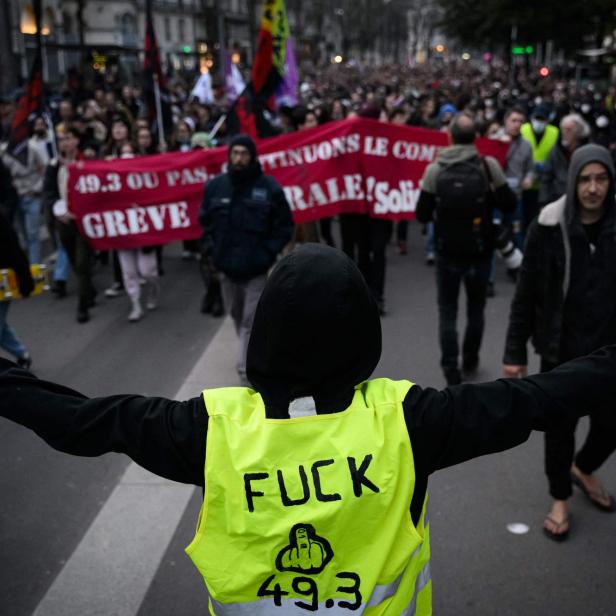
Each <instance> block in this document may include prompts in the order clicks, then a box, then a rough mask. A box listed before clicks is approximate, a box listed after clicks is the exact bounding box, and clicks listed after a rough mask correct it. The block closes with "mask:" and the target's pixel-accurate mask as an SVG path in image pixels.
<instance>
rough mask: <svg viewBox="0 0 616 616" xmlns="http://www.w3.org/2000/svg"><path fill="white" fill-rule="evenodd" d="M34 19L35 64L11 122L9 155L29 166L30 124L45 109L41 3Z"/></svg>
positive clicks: (35, 4) (35, 9)
mask: <svg viewBox="0 0 616 616" xmlns="http://www.w3.org/2000/svg"><path fill="white" fill-rule="evenodd" d="M34 19H35V22H36V31H37V45H36V54H35V56H34V63H33V64H32V70H31V72H30V79H29V80H28V84H27V86H26V91H25V92H24V93H23V94H22V96H21V97H20V99H19V101H18V103H17V109H16V111H15V115H14V116H13V121H12V122H11V135H10V137H9V144H8V149H7V151H8V153H9V154H11V156H13V157H14V158H16V159H17V160H18V161H19V162H21V163H22V164H23V165H24V166H25V165H27V164H28V138H29V137H30V122H31V121H32V119H33V117H34V116H36V115H37V114H39V113H41V111H42V109H43V59H42V54H41V34H40V23H41V1H40V0H38V1H37V2H35V3H34Z"/></svg>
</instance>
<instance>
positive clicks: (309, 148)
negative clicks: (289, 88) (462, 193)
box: [69, 118, 507, 249]
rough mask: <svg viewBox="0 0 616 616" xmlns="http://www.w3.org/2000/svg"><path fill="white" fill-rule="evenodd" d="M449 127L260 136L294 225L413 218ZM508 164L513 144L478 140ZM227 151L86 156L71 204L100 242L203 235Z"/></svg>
mask: <svg viewBox="0 0 616 616" xmlns="http://www.w3.org/2000/svg"><path fill="white" fill-rule="evenodd" d="M447 144H448V137H447V134H446V133H443V132H438V131H434V130H427V129H422V128H413V127H407V126H398V125H393V124H386V123H382V122H377V121H375V120H366V119H359V118H355V119H352V120H345V121H340V122H332V123H330V124H326V125H324V126H322V127H317V128H314V129H311V130H307V131H303V132H299V133H291V134H288V135H283V136H280V137H275V138H272V139H266V140H263V141H261V142H259V143H258V150H259V160H260V161H261V165H262V167H263V172H264V173H266V174H268V175H272V176H273V177H275V178H276V179H277V180H278V182H279V183H280V184H281V186H282V187H283V189H284V191H285V193H286V195H287V199H288V201H289V204H290V206H291V209H292V211H293V218H294V220H295V222H298V223H301V222H307V221H311V220H316V219H319V218H324V217H327V216H335V215H336V214H340V213H350V212H358V213H368V214H370V215H371V216H373V217H383V218H391V219H401V218H413V217H414V212H415V206H416V203H417V199H418V197H419V191H420V180H421V177H422V175H423V172H424V170H425V168H426V166H427V165H428V164H429V163H431V162H432V161H433V160H435V158H436V156H437V154H438V151H439V149H440V148H442V147H445V146H446V145H447ZM477 147H478V149H479V151H480V152H481V153H482V154H490V155H492V156H495V157H496V158H498V159H499V161H500V162H501V164H502V163H503V162H504V159H505V156H506V153H507V145H506V144H503V143H500V142H497V141H491V140H488V139H479V140H477ZM226 160H227V149H226V148H216V149H214V150H208V151H204V150H198V151H194V152H188V153H169V154H160V155H156V156H144V157H139V158H131V159H122V160H113V161H89V162H80V163H76V164H74V165H72V166H71V168H70V175H69V205H70V208H71V210H72V212H73V213H74V214H75V215H76V217H77V223H78V225H79V227H80V229H81V232H82V233H83V234H84V235H85V236H86V237H87V238H88V239H89V241H90V243H91V244H92V246H93V247H95V248H97V249H109V248H138V247H140V246H148V245H155V244H164V243H167V242H172V241H176V240H182V239H195V238H197V237H199V235H200V233H201V229H200V227H199V223H198V218H197V217H198V211H199V206H200V204H201V199H202V197H203V187H204V185H205V182H207V180H208V179H209V178H211V177H213V176H214V175H216V174H217V173H220V172H221V171H222V170H223V168H224V165H225V163H226Z"/></svg>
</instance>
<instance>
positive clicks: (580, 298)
mask: <svg viewBox="0 0 616 616" xmlns="http://www.w3.org/2000/svg"><path fill="white" fill-rule="evenodd" d="M614 191H615V188H614V165H613V162H612V159H611V156H610V153H609V151H608V150H607V149H606V148H604V147H602V146H598V145H585V146H582V147H580V148H578V149H577V150H576V151H575V152H574V153H573V156H572V157H571V163H570V166H569V175H568V185H567V192H566V194H564V195H563V196H562V197H560V198H559V199H557V200H556V201H554V202H552V203H550V204H549V205H547V206H546V207H545V208H544V209H543V210H542V211H541V213H540V214H539V216H538V218H537V219H536V220H535V221H534V222H533V223H532V224H531V226H530V228H529V232H528V236H527V241H526V248H525V252H524V261H523V263H522V267H521V269H520V275H519V278H518V285H517V288H516V293H515V296H514V299H513V302H512V305H511V314H510V318H509V329H508V332H507V343H506V347H505V357H504V374H505V376H507V377H516V376H518V377H521V376H525V375H526V373H527V356H526V343H527V341H528V339H529V338H532V341H533V345H534V347H535V350H536V351H537V353H538V354H539V355H540V356H541V371H542V372H547V371H550V370H552V369H553V368H555V367H556V366H558V365H560V364H561V363H563V362H566V361H567V360H569V359H572V358H575V357H579V356H581V355H585V354H586V353H588V352H590V351H592V350H593V349H596V348H598V347H600V346H602V345H604V344H608V343H610V342H613V341H616V301H615V299H616V211H615V208H614V199H615V192H614ZM612 406H613V405H612ZM611 410H612V409H611V408H610V409H605V410H603V409H600V410H599V411H597V412H595V413H593V414H592V415H591V419H590V432H589V434H588V436H587V438H586V441H585V443H584V445H583V446H582V448H581V450H580V451H579V452H578V454H577V455H576V456H575V458H574V448H575V441H574V434H575V428H576V424H577V421H575V420H574V421H570V422H564V423H563V424H562V425H561V426H560V427H558V428H556V429H553V430H548V431H547V432H546V434H545V470H546V474H547V476H548V482H549V486H550V494H551V496H552V497H553V498H554V502H553V503H552V507H551V509H550V511H549V513H548V515H547V517H546V519H545V522H544V531H545V533H546V534H547V535H548V536H549V537H550V538H552V539H556V540H559V541H561V540H563V539H564V538H566V537H567V535H568V533H569V526H570V525H569V517H568V505H567V499H568V498H569V497H570V496H571V492H572V490H571V484H572V482H573V483H575V484H576V485H577V486H578V487H579V488H580V489H581V490H582V492H583V493H584V494H585V495H586V496H587V497H588V498H589V499H590V501H591V502H592V504H593V505H595V506H596V507H597V508H599V509H601V510H602V511H607V512H613V511H615V510H616V506H615V503H614V500H613V499H612V497H611V496H610V495H609V494H607V492H606V491H605V490H604V488H603V486H602V484H601V482H600V480H599V478H598V477H597V476H596V474H595V471H596V470H597V469H598V468H599V467H600V466H601V464H603V462H605V460H606V459H607V458H608V456H609V455H610V454H611V453H612V452H613V451H614V450H615V449H616V422H615V421H614V419H613V417H610V415H612V413H611V412H610V411H611Z"/></svg>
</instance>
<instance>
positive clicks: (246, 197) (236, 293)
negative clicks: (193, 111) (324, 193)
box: [199, 135, 293, 380]
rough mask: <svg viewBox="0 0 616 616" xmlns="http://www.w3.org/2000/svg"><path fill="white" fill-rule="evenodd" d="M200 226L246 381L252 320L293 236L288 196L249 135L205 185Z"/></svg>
mask: <svg viewBox="0 0 616 616" xmlns="http://www.w3.org/2000/svg"><path fill="white" fill-rule="evenodd" d="M199 222H200V223H201V226H202V227H203V238H202V250H203V261H202V263H203V267H204V268H208V269H210V270H211V269H212V266H213V268H215V269H216V270H218V271H219V272H221V274H222V276H221V278H222V280H221V283H222V295H223V303H224V307H225V309H226V310H227V311H228V312H229V313H230V314H231V318H232V319H233V322H234V324H235V329H236V331H237V333H238V335H239V338H240V348H239V353H238V358H237V366H236V367H237V371H238V374H239V377H240V379H241V380H245V379H246V350H247V348H248V339H249V337H250V330H251V328H252V319H253V316H254V312H255V310H256V307H257V302H258V301H259V297H260V295H261V292H262V290H263V287H264V285H265V280H266V276H267V271H268V270H269V269H270V267H271V266H272V265H273V264H274V262H275V261H276V258H277V257H278V255H279V254H280V252H281V251H282V249H283V248H284V247H285V245H286V244H287V243H288V242H289V241H290V240H291V237H292V234H293V219H292V217H291V210H290V208H289V204H288V202H287V199H286V197H285V195H284V192H283V190H282V188H281V187H280V186H279V184H278V183H277V182H276V180H274V179H273V178H272V177H269V176H266V175H264V174H263V173H262V171H261V165H260V163H259V160H258V158H257V148H256V146H255V144H254V142H253V141H252V139H251V138H250V137H248V136H246V135H238V136H237V137H235V138H234V139H233V140H232V141H231V143H230V144H229V168H228V171H227V172H226V173H222V174H220V175H219V176H217V177H215V178H214V179H213V180H212V181H211V182H209V183H208V184H207V185H206V187H205V193H204V196H203V203H202V205H201V210H200V212H199ZM206 302H207V299H206V298H204V302H203V303H204V304H205V303H206Z"/></svg>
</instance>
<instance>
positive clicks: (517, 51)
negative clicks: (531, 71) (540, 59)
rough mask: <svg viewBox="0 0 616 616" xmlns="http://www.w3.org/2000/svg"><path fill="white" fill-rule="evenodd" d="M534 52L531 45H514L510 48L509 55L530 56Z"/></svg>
mask: <svg viewBox="0 0 616 616" xmlns="http://www.w3.org/2000/svg"><path fill="white" fill-rule="evenodd" d="M534 51H535V48H534V47H533V46H532V45H514V46H513V47H512V48H511V53H512V54H513V55H514V56H530V55H531V54H532V53H533V52H534Z"/></svg>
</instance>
